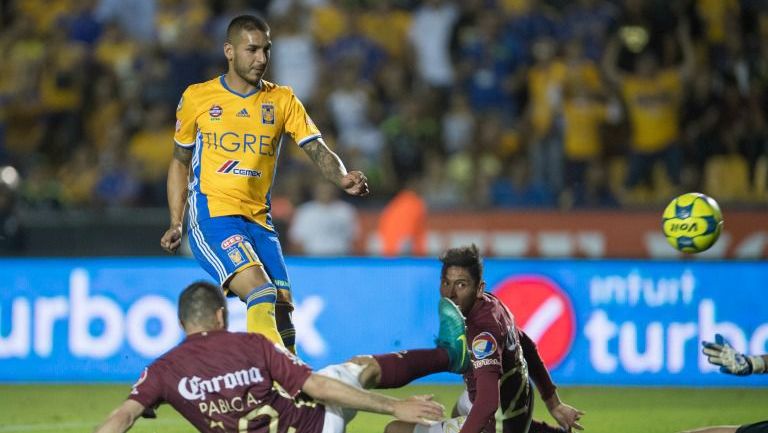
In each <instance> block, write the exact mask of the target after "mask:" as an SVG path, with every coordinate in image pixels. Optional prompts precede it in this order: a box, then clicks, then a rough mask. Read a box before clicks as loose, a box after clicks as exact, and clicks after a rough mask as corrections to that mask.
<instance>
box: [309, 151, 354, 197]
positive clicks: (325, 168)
mask: <svg viewBox="0 0 768 433" xmlns="http://www.w3.org/2000/svg"><path fill="white" fill-rule="evenodd" d="M302 149H304V152H306V154H307V155H309V157H310V158H312V161H314V162H315V165H317V167H318V168H319V169H320V172H322V173H323V176H324V177H325V178H326V179H328V180H330V181H331V182H333V183H335V184H336V185H337V186H338V187H339V188H341V189H343V190H344V191H346V193H347V194H349V195H358V196H363V195H368V193H369V190H368V178H366V177H365V175H364V174H363V172H361V171H350V172H349V173H347V169H346V167H344V163H343V162H342V161H341V158H339V155H337V154H336V153H334V152H333V151H332V150H331V149H329V148H328V146H327V145H326V144H325V142H324V141H323V140H322V139H320V138H319V139H317V140H312V141H310V142H309V143H307V144H305V145H304V147H302Z"/></svg>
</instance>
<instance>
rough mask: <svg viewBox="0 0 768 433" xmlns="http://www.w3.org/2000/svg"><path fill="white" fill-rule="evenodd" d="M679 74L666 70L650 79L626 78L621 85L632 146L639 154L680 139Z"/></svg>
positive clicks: (662, 148) (666, 145) (661, 148)
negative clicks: (629, 124)
mask: <svg viewBox="0 0 768 433" xmlns="http://www.w3.org/2000/svg"><path fill="white" fill-rule="evenodd" d="M680 89H682V83H681V81H680V74H679V73H678V72H677V71H676V70H674V69H669V70H665V71H661V72H659V73H658V74H657V75H656V77H654V78H648V79H646V78H641V77H637V76H628V77H627V78H625V79H624V81H623V83H622V89H621V90H622V93H623V94H624V100H625V102H626V104H627V112H628V114H629V119H630V123H631V125H632V147H633V150H634V151H636V152H640V153H653V152H658V151H661V150H664V149H665V148H667V147H668V146H669V145H670V144H671V143H672V142H674V141H675V140H678V139H679V138H680V126H679V113H678V111H679V109H680V100H681V98H682V92H681V90H680Z"/></svg>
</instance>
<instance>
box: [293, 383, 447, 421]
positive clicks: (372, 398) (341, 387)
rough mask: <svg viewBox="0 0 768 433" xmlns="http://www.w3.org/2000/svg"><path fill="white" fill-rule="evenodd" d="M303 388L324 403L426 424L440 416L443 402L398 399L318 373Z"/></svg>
mask: <svg viewBox="0 0 768 433" xmlns="http://www.w3.org/2000/svg"><path fill="white" fill-rule="evenodd" d="M302 391H304V392H306V393H307V394H309V395H310V396H311V397H312V398H314V399H315V400H318V401H320V402H322V403H325V404H330V405H336V406H341V407H348V408H352V409H357V410H364V411H367V412H375V413H382V414H387V415H394V416H395V417H396V418H398V419H400V420H402V421H405V422H410V423H416V424H423V425H429V424H431V423H433V422H436V421H438V420H440V419H442V418H443V406H442V405H441V404H440V403H437V402H434V401H431V400H430V399H429V398H427V397H424V396H420V397H414V398H410V399H408V400H399V399H396V398H393V397H389V396H386V395H383V394H378V393H374V392H370V391H365V390H362V389H357V388H354V387H351V386H349V385H346V384H345V383H342V382H340V381H338V380H335V379H331V378H329V377H325V376H322V375H319V374H312V375H311V376H309V378H308V379H307V381H306V382H305V383H304V386H303V387H302Z"/></svg>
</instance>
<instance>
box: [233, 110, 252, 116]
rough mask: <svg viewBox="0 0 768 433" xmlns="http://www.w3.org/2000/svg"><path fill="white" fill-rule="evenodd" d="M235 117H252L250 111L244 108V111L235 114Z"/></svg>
mask: <svg viewBox="0 0 768 433" xmlns="http://www.w3.org/2000/svg"><path fill="white" fill-rule="evenodd" d="M235 117H251V115H250V114H248V110H246V109H245V108H243V109H242V110H240V111H238V112H237V114H235Z"/></svg>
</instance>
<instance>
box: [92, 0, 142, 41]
mask: <svg viewBox="0 0 768 433" xmlns="http://www.w3.org/2000/svg"><path fill="white" fill-rule="evenodd" d="M95 14H96V19H98V20H99V22H101V23H115V24H117V25H118V26H119V27H120V29H121V30H122V31H123V32H125V34H127V35H128V36H129V37H130V38H131V39H133V40H135V41H137V42H139V43H149V42H151V41H152V40H154V38H155V37H156V35H157V28H156V27H155V23H156V21H155V17H156V15H157V2H156V0H99V3H98V5H96V10H95Z"/></svg>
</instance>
